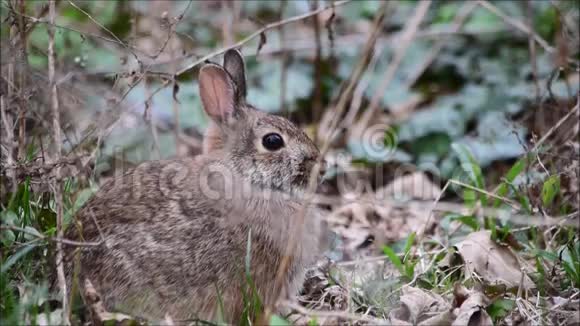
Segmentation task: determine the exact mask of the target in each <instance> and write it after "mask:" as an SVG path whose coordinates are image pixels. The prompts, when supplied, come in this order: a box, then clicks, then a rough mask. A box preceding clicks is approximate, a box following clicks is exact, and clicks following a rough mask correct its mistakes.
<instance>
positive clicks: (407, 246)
mask: <svg viewBox="0 0 580 326" xmlns="http://www.w3.org/2000/svg"><path fill="white" fill-rule="evenodd" d="M416 235H417V234H416V233H415V232H412V233H411V234H409V237H407V242H405V250H404V251H403V252H404V253H405V256H407V255H408V254H409V251H410V250H411V246H412V245H413V242H415V236H416Z"/></svg>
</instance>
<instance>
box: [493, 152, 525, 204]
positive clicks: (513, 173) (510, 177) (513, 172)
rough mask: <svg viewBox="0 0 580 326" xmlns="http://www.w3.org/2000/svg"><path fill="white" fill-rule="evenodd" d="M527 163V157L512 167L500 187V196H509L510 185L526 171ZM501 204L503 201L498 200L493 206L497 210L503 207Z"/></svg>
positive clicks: (498, 193)
mask: <svg viewBox="0 0 580 326" xmlns="http://www.w3.org/2000/svg"><path fill="white" fill-rule="evenodd" d="M526 163H527V156H526V157H524V158H521V159H519V160H518V161H517V162H516V163H515V164H514V165H512V167H511V168H510V169H509V171H508V172H507V173H506V175H505V176H504V179H505V181H504V182H503V183H502V184H501V185H500V186H499V188H498V190H497V195H498V196H501V197H504V196H505V195H506V194H507V192H508V190H509V186H508V183H512V182H513V181H514V179H515V178H516V177H517V176H518V175H519V174H520V173H521V172H522V171H523V170H524V168H525V167H526ZM501 203H502V201H501V200H500V199H496V200H495V201H494V203H493V206H494V207H496V208H497V207H499V206H500V205H501Z"/></svg>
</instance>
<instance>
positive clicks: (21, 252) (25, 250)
mask: <svg viewBox="0 0 580 326" xmlns="http://www.w3.org/2000/svg"><path fill="white" fill-rule="evenodd" d="M35 247H36V245H35V244H29V245H26V246H24V247H22V248H21V249H19V250H18V251H17V252H16V253H15V254H14V255H12V256H10V257H9V258H8V259H7V260H6V261H5V262H3V263H2V268H0V274H4V273H5V272H6V271H8V270H9V269H10V267H12V265H14V264H15V263H16V262H17V261H18V260H19V259H20V258H22V257H24V256H26V254H28V253H29V252H30V251H31V250H32V249H34V248H35Z"/></svg>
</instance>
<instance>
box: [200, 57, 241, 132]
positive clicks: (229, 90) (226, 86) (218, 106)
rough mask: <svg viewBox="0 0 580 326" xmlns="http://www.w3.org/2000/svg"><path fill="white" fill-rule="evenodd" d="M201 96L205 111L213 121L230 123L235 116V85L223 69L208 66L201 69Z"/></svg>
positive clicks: (211, 65)
mask: <svg viewBox="0 0 580 326" xmlns="http://www.w3.org/2000/svg"><path fill="white" fill-rule="evenodd" d="M199 94H200V96H201V102H202V104H203V109H204V110H205V112H206V113H207V115H208V116H209V117H210V118H211V119H212V120H213V121H215V122H217V123H228V122H229V121H231V118H233V117H234V116H235V114H236V112H235V111H236V110H237V105H236V104H237V103H236V95H235V85H234V82H233V81H232V79H231V78H230V76H229V74H228V73H227V72H226V71H225V70H224V69H223V68H222V67H220V66H218V65H216V64H206V65H205V66H203V67H202V68H201V69H200V71H199Z"/></svg>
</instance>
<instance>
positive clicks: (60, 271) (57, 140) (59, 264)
mask: <svg viewBox="0 0 580 326" xmlns="http://www.w3.org/2000/svg"><path fill="white" fill-rule="evenodd" d="M48 4H49V13H48V15H49V19H50V23H51V25H49V27H48V81H49V86H50V89H51V92H50V94H51V95H50V96H51V101H50V103H51V107H52V124H53V133H54V134H53V138H54V139H53V141H54V146H55V150H54V153H55V154H54V158H53V161H54V162H57V161H58V160H59V159H60V155H61V153H62V148H61V134H60V112H59V105H58V90H57V87H56V78H55V77H56V76H55V59H56V55H55V52H54V26H53V25H52V24H54V20H55V16H56V8H55V7H56V0H50V1H49V3H48ZM53 191H54V196H55V204H56V234H57V237H59V238H61V239H62V238H63V235H64V229H63V227H64V226H63V215H64V210H63V198H62V184H61V181H60V180H59V177H58V171H57V178H56V179H55V180H54V182H53ZM56 272H57V279H58V285H59V288H60V294H61V296H62V322H63V324H65V325H69V324H70V321H69V306H68V300H67V293H68V292H67V287H66V279H65V276H64V267H63V250H62V243H60V242H57V244H56Z"/></svg>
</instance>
